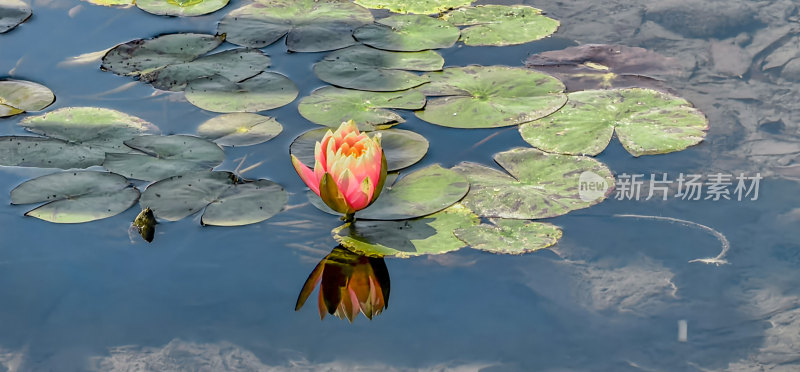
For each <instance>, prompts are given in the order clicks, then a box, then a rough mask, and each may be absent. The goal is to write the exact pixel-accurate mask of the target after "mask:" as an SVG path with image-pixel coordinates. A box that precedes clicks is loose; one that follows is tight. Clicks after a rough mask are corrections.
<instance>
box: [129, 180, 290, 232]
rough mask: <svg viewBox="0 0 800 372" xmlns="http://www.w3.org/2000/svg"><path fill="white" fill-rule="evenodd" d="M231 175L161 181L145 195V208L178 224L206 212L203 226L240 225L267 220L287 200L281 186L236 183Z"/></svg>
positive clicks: (203, 217) (263, 183) (278, 210)
mask: <svg viewBox="0 0 800 372" xmlns="http://www.w3.org/2000/svg"><path fill="white" fill-rule="evenodd" d="M237 181H238V177H236V175H234V174H233V173H230V172H195V173H189V174H185V175H181V176H175V177H170V178H167V179H165V180H161V181H158V182H156V183H154V184H152V185H150V186H148V187H147V189H146V190H145V191H144V193H142V198H141V201H140V203H141V205H142V208H150V209H151V210H152V211H153V213H154V214H155V216H156V217H158V218H161V219H164V220H168V221H177V220H180V219H183V218H185V217H188V216H190V215H192V214H194V213H196V212H199V211H201V210H203V209H205V212H204V213H203V216H202V218H201V223H202V224H204V225H214V226H241V225H248V224H252V223H257V222H261V221H264V220H266V219H268V218H270V217H272V216H274V215H275V214H277V213H278V212H280V211H281V210H282V209H283V207H284V206H285V205H286V202H287V201H288V194H287V193H286V191H285V190H284V189H283V187H281V185H279V184H277V183H275V182H272V181H270V180H265V179H261V180H258V181H253V182H237Z"/></svg>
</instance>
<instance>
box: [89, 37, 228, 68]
mask: <svg viewBox="0 0 800 372" xmlns="http://www.w3.org/2000/svg"><path fill="white" fill-rule="evenodd" d="M224 40H225V36H224V35H208V34H191V33H180V34H166V35H160V36H156V37H154V38H152V39H146V40H145V39H137V40H132V41H129V42H127V43H124V44H119V45H117V46H115V47H113V48H111V50H109V51H108V53H106V55H105V56H103V64H102V66H101V67H100V68H101V69H103V70H107V71H111V72H113V73H115V74H117V75H130V76H138V75H140V74H143V73H147V72H150V71H153V70H156V69H159V68H162V67H164V66H167V65H173V64H177V63H185V62H189V61H192V60H194V59H196V58H197V57H199V56H201V55H203V54H206V53H208V52H210V51H212V50H214V49H215V48H216V47H218V46H219V45H220V44H222V42H223V41H224Z"/></svg>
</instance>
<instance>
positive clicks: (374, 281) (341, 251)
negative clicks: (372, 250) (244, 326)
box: [294, 246, 389, 323]
mask: <svg viewBox="0 0 800 372" xmlns="http://www.w3.org/2000/svg"><path fill="white" fill-rule="evenodd" d="M320 282H321V283H322V284H320V286H319V299H318V306H319V316H320V319H325V315H326V314H333V315H336V316H337V317H339V318H340V319H344V318H347V319H348V320H350V322H351V323H352V322H353V319H355V317H356V316H357V315H358V312H359V311H360V312H361V313H362V314H364V315H365V316H366V317H367V318H369V319H372V317H373V316H375V315H378V314H380V313H381V312H382V311H383V309H385V308H387V307H388V306H389V270H387V268H386V263H385V262H384V261H383V258H382V257H379V258H376V257H367V256H364V255H360V254H357V253H353V252H351V251H349V250H347V249H345V248H343V247H341V246H339V247H336V248H334V249H333V251H331V253H330V254H328V255H327V256H326V257H325V258H323V259H322V261H320V263H319V264H317V267H315V268H314V271H312V272H311V274H310V275H309V276H308V279H306V283H305V284H304V285H303V289H302V290H301V291H300V296H299V297H298V298H297V305H295V308H294V309H295V311H297V310H300V308H302V307H303V304H305V302H306V300H307V299H308V297H309V296H310V295H311V292H313V291H314V287H316V286H317V284H318V283H320Z"/></svg>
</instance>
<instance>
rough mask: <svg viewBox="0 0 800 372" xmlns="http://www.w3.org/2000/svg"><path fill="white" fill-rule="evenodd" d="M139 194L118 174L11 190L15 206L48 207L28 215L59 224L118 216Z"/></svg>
mask: <svg viewBox="0 0 800 372" xmlns="http://www.w3.org/2000/svg"><path fill="white" fill-rule="evenodd" d="M138 199H139V190H137V189H135V188H133V187H131V184H130V182H128V180H127V179H125V177H122V176H120V175H118V174H114V173H106V172H93V171H75V172H61V173H54V174H48V175H46V176H42V177H38V178H34V179H32V180H30V181H27V182H25V183H23V184H21V185H19V186H17V187H16V188H14V190H11V203H12V204H32V203H42V202H46V204H44V205H42V206H39V207H37V208H35V209H33V210H30V211H28V212H27V213H25V215H26V216H32V217H36V218H39V219H42V220H45V221H49V222H55V223H81V222H89V221H94V220H99V219H103V218H107V217H111V216H116V215H117V214H120V213H122V212H124V211H126V210H127V209H128V208H130V207H131V206H133V205H134V204H136V201H137V200H138Z"/></svg>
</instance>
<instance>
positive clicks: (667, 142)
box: [519, 88, 708, 156]
mask: <svg viewBox="0 0 800 372" xmlns="http://www.w3.org/2000/svg"><path fill="white" fill-rule="evenodd" d="M706 130H708V119H706V117H705V115H703V113H702V112H700V111H699V110H697V109H695V108H693V107H692V106H691V104H690V103H689V102H688V101H686V100H684V99H683V98H679V97H675V96H673V95H670V94H667V93H663V92H659V91H655V90H650V89H641V88H627V89H613V90H587V91H581V92H574V93H570V94H569V101H568V102H567V105H566V106H564V108H562V109H561V110H560V111H558V112H556V113H555V114H553V115H550V116H548V117H546V118H543V119H539V120H536V121H533V122H530V123H527V124H524V125H522V126H520V128H519V131H520V134H522V138H523V139H525V141H526V142H528V143H530V144H531V145H532V146H534V147H536V148H539V149H541V150H544V151H547V152H555V153H559V154H586V155H597V154H599V153H600V152H602V151H603V150H604V149H605V148H606V146H608V143H609V141H610V140H611V136H612V135H613V134H614V131H616V132H617V138H619V140H620V142H622V145H623V146H624V147H625V149H626V150H628V152H630V153H631V155H633V156H640V155H649V154H665V153H669V152H673V151H680V150H683V149H686V148H687V147H689V146H692V145H696V144H698V143H700V142H701V141H702V140H703V138H705V136H706Z"/></svg>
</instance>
